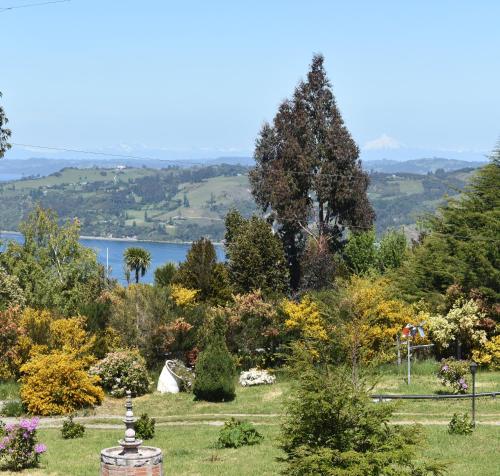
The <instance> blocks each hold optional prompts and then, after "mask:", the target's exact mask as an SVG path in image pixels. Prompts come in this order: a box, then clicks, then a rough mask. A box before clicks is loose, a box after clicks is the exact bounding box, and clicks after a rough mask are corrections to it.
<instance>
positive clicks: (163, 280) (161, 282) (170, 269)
mask: <svg viewBox="0 0 500 476" xmlns="http://www.w3.org/2000/svg"><path fill="white" fill-rule="evenodd" d="M176 272H177V266H176V265H175V264H174V263H165V264H164V265H163V266H158V268H156V269H155V286H159V287H162V288H166V287H167V286H169V285H170V283H171V282H172V280H173V279H174V276H175V273H176Z"/></svg>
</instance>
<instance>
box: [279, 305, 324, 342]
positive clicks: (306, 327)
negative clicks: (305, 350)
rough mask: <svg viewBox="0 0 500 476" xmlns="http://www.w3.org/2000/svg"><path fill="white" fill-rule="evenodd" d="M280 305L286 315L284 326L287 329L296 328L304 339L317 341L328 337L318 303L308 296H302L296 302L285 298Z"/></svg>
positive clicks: (292, 329)
mask: <svg viewBox="0 0 500 476" xmlns="http://www.w3.org/2000/svg"><path fill="white" fill-rule="evenodd" d="M281 307H282V309H283V312H284V313H285V316H286V320H285V328H286V329H287V330H291V331H294V330H298V331H300V333H301V335H302V337H304V338H305V339H312V340H319V341H326V340H327V339H328V334H327V332H326V328H325V325H324V323H323V320H322V319H321V316H320V312H319V308H318V305H317V304H316V303H315V302H314V301H313V300H312V299H311V297H310V296H308V295H306V296H304V297H303V298H302V299H301V301H300V302H298V303H297V302H294V301H290V300H289V299H285V300H284V301H283V303H282V305H281Z"/></svg>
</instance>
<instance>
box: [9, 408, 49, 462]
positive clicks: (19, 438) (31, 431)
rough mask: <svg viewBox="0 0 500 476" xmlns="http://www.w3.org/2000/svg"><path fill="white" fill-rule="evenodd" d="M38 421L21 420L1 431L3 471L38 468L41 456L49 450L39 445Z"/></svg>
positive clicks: (35, 419)
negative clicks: (37, 435)
mask: <svg viewBox="0 0 500 476" xmlns="http://www.w3.org/2000/svg"><path fill="white" fill-rule="evenodd" d="M38 421H39V420H38V418H32V419H31V420H21V421H20V422H19V423H16V424H7V425H5V426H4V427H3V428H1V429H0V436H2V435H3V436H2V439H1V440H0V468H1V469H6V470H12V471H20V470H21V469H24V468H34V467H36V466H38V463H39V462H40V455H41V454H42V453H44V452H45V451H46V450H47V448H46V446H45V445H43V444H41V443H37V437H36V429H37V426H38Z"/></svg>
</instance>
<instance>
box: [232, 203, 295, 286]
mask: <svg viewBox="0 0 500 476" xmlns="http://www.w3.org/2000/svg"><path fill="white" fill-rule="evenodd" d="M226 254H227V257H228V267H229V275H230V278H231V282H232V284H233V287H234V290H235V291H236V292H238V293H247V292H251V291H255V290H257V289H260V290H261V291H262V292H263V293H264V294H267V295H269V294H272V293H283V292H285V291H286V290H287V288H288V269H287V265H286V259H285V254H284V252H283V246H282V244H281V242H280V240H279V238H278V237H277V236H275V235H274V234H273V231H272V228H271V226H270V225H269V224H268V223H266V221H265V220H263V219H262V218H258V217H255V216H254V217H252V218H250V219H248V220H245V219H244V218H243V217H242V216H241V215H240V214H239V212H237V211H236V210H232V211H230V212H229V213H228V215H227V217H226Z"/></svg>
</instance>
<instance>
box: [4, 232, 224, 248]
mask: <svg viewBox="0 0 500 476" xmlns="http://www.w3.org/2000/svg"><path fill="white" fill-rule="evenodd" d="M3 234H5V235H17V236H22V233H20V232H18V231H11V230H0V235H3ZM80 240H101V241H125V242H130V243H164V244H170V245H192V244H193V241H180V240H178V241H174V240H146V239H140V238H118V237H113V238H109V237H106V236H89V235H80ZM212 244H213V245H214V246H223V243H222V242H221V241H212Z"/></svg>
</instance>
